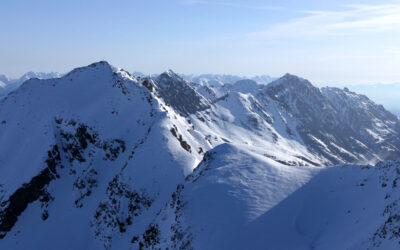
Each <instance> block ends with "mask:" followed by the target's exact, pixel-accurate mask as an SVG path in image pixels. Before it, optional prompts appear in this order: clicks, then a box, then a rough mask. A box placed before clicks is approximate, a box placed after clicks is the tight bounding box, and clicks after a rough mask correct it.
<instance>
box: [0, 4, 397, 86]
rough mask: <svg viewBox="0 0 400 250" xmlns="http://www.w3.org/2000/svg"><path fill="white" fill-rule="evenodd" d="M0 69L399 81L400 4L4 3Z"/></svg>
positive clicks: (7, 71)
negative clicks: (97, 66) (92, 68)
mask: <svg viewBox="0 0 400 250" xmlns="http://www.w3.org/2000/svg"><path fill="white" fill-rule="evenodd" d="M0 13H1V14H0V73H5V74H8V75H10V76H13V77H15V76H18V75H21V74H22V73H24V72H26V71H30V70H33V71H58V72H66V71H68V70H70V69H72V68H74V67H77V66H83V65H86V64H89V63H92V62H94V61H98V60H107V61H109V62H111V63H112V64H114V65H115V66H118V67H122V68H124V69H127V70H130V71H142V72H144V73H159V72H161V71H164V70H165V69H169V68H171V69H173V70H175V71H177V72H180V73H195V74H200V73H225V74H238V75H247V76H253V75H259V74H269V75H272V76H280V75H282V74H284V73H286V72H290V73H293V74H297V75H300V76H303V77H305V78H308V79H310V80H311V81H313V82H315V83H326V84H335V83H345V84H356V83H357V84H359V83H376V82H384V83H385V82H400V1H398V0H393V1H383V0H381V1H376V0H362V1H344V0H335V1H321V0H319V1H317V0H310V1H298V0H291V1H288V0H282V1H276V0H275V1H260V0H248V1H241V0H238V1H233V0H221V1H220V0H216V1H214V0H171V1H167V0H154V1H152V0H148V1H135V0H115V1H110V0H107V1H106V0H96V1H94V0H79V1H77V0H68V1H54V0H35V1H30V0H1V1H0Z"/></svg>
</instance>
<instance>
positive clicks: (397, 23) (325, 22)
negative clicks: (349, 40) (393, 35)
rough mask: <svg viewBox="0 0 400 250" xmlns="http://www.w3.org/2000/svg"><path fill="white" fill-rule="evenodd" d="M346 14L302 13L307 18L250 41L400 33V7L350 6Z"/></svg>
mask: <svg viewBox="0 0 400 250" xmlns="http://www.w3.org/2000/svg"><path fill="white" fill-rule="evenodd" d="M345 7H346V9H345V10H343V11H302V13H304V14H305V16H304V17H301V18H296V19H293V20H291V21H288V22H283V23H278V24H274V25H272V26H270V27H269V28H268V29H267V30H264V31H260V32H253V33H250V34H249V36H250V37H260V38H261V37H270V36H272V37H273V36H289V37H293V36H296V37H298V36H323V35H357V34H366V33H374V32H387V31H400V4H386V5H348V6H345Z"/></svg>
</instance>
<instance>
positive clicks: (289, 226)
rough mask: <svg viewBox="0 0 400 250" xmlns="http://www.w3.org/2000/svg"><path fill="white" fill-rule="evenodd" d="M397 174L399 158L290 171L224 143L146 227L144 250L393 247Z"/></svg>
mask: <svg viewBox="0 0 400 250" xmlns="http://www.w3.org/2000/svg"><path fill="white" fill-rule="evenodd" d="M399 173H400V161H388V162H383V163H380V164H378V165H377V166H375V167H373V166H356V165H344V166H336V167H329V168H309V167H295V166H285V165H282V164H280V163H277V162H274V161H273V160H271V159H269V158H267V157H263V156H262V155H257V154H255V153H252V152H250V151H249V150H248V149H247V148H245V147H244V148H243V147H241V148H238V147H236V146H233V145H231V144H222V145H220V146H217V147H215V148H214V149H213V150H211V151H210V152H208V153H207V154H206V155H205V156H204V159H203V161H202V162H201V163H200V164H199V166H198V167H197V168H196V169H195V170H194V172H193V174H191V175H189V176H188V177H187V178H186V180H185V182H184V183H182V184H181V185H179V186H178V187H177V189H176V191H175V192H174V193H173V195H172V197H171V200H170V202H169V203H168V204H167V205H166V206H165V208H164V209H163V210H162V211H161V212H160V213H159V214H158V215H157V217H156V219H155V220H153V221H152V222H151V224H149V226H148V228H149V229H153V230H154V231H155V232H156V235H157V241H153V242H152V243H151V244H149V247H154V248H162V249H166V248H170V249H310V248H312V249H321V250H322V249H398V244H400V237H399V235H398V233H397V232H398V230H399V219H398V218H399V216H400V215H399V211H400V210H399V208H398V200H399V199H400V196H399V194H398V192H397V191H396V189H397V188H398V187H397V186H398V182H399V180H400V175H399ZM144 237H145V234H144V235H138V236H137V237H136V238H135V239H137V243H136V244H140V242H143V240H144Z"/></svg>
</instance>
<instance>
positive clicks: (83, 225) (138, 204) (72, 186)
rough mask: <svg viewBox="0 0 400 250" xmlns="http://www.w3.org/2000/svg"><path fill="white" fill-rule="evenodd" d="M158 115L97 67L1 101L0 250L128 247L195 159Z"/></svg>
mask: <svg viewBox="0 0 400 250" xmlns="http://www.w3.org/2000/svg"><path fill="white" fill-rule="evenodd" d="M163 107H165V109H169V108H168V107H167V106H166V104H163V102H162V101H161V100H158V99H157V97H156V96H154V95H152V94H151V93H150V92H149V91H148V89H146V88H145V87H144V86H143V85H142V84H141V82H139V81H138V80H137V79H136V78H134V77H131V76H130V75H129V74H128V73H127V72H125V71H123V70H119V69H116V68H114V67H112V66H110V65H109V64H108V63H106V62H100V63H96V64H92V65H90V66H88V67H84V68H78V69H75V70H73V71H72V72H70V73H69V74H67V75H66V76H64V77H62V78H60V79H50V80H38V79H31V80H29V81H27V82H25V83H24V84H23V86H21V87H20V88H19V89H18V90H17V91H15V92H13V93H11V94H10V95H8V96H7V97H6V98H5V99H3V100H2V101H1V104H0V117H1V119H0V120H1V121H0V142H1V148H2V150H1V151H0V162H1V164H0V176H1V179H0V204H1V207H0V238H3V239H1V240H0V248H2V249H3V248H4V249H18V248H19V249H27V248H33V249H46V248H47V249H50V248H53V247H54V245H57V248H61V249H62V248H65V249H99V248H106V249H109V248H111V247H113V246H115V247H116V249H118V246H122V247H123V248H128V247H129V246H130V244H131V243H130V241H131V238H132V234H133V233H132V232H134V231H141V230H142V231H143V230H144V228H142V227H143V225H147V223H148V221H149V220H151V218H152V217H154V215H155V213H156V212H157V211H158V210H160V209H161V207H162V206H163V205H164V204H165V202H167V201H168V200H169V198H170V195H171V193H172V192H173V191H174V190H175V188H176V185H177V183H179V182H181V181H183V179H184V177H185V175H187V174H189V173H190V172H191V171H192V170H193V168H194V166H195V165H196V164H197V162H198V161H199V160H200V159H201V154H198V153H197V148H199V147H200V146H199V143H201V141H200V142H194V138H193V137H192V136H191V135H190V134H189V131H191V127H190V125H189V124H188V123H187V121H186V120H185V119H184V118H182V117H180V116H179V115H178V114H177V113H175V112H174V111H173V110H169V111H168V113H166V112H165V111H164V110H161V108H163ZM173 117H175V118H173ZM195 146H196V147H195ZM203 147H204V146H203ZM155 155H156V157H155ZM60 225H62V226H60ZM33 228H34V230H32V229H33ZM71 239H74V240H73V241H71Z"/></svg>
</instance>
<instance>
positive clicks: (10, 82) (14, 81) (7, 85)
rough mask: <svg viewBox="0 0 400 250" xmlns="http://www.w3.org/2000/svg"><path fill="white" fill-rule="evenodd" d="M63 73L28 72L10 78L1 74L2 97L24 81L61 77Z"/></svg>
mask: <svg viewBox="0 0 400 250" xmlns="http://www.w3.org/2000/svg"><path fill="white" fill-rule="evenodd" d="M61 76H62V74H59V73H54V72H52V73H43V72H32V71H30V72H28V73H25V74H24V75H22V76H21V77H20V78H9V77H8V76H6V75H1V74H0V98H1V97H2V96H5V95H7V94H8V93H10V92H11V91H14V90H16V89H17V88H18V87H19V86H20V85H21V84H22V83H23V82H25V81H26V80H29V79H32V78H38V79H49V78H58V77H61Z"/></svg>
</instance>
